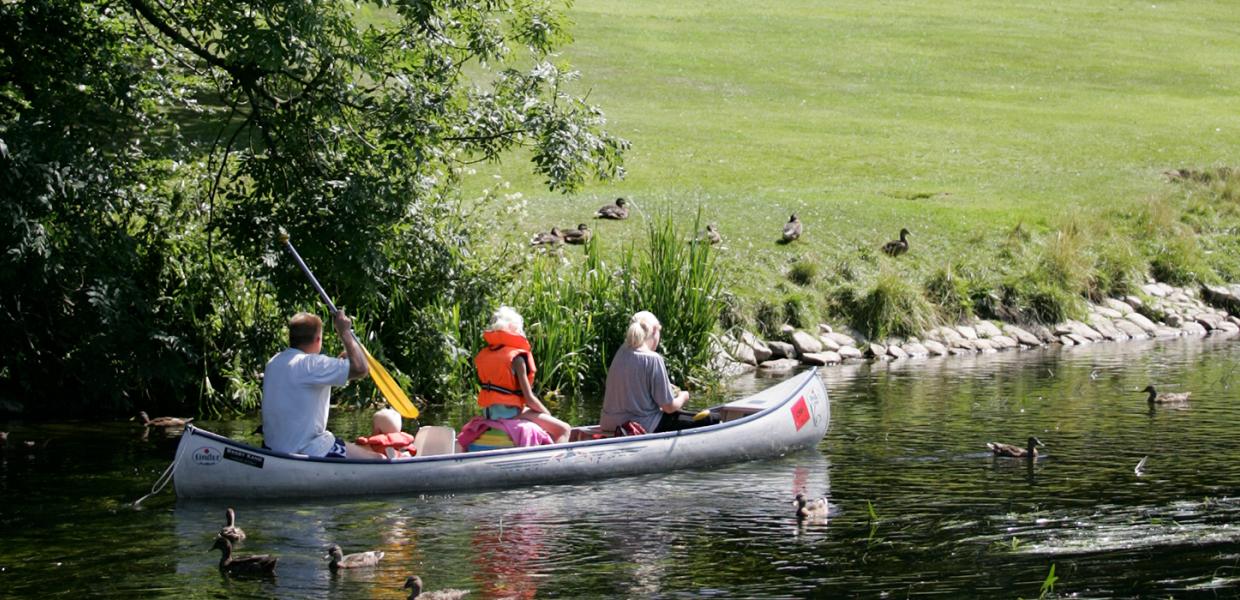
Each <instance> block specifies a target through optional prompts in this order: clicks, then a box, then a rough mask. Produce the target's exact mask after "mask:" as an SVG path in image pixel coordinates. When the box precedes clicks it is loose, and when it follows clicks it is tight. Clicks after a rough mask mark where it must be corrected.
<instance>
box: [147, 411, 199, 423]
mask: <svg viewBox="0 0 1240 600" xmlns="http://www.w3.org/2000/svg"><path fill="white" fill-rule="evenodd" d="M138 417H140V418H141V419H142V424H143V425H146V426H147V427H185V426H186V425H187V424H189V422H190V421H193V420H194V419H193V418H192V417H191V418H188V419H183V418H181V417H155V418H154V419H152V418H150V417H148V416H146V411H145V410H143V411H138Z"/></svg>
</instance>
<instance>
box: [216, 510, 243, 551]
mask: <svg viewBox="0 0 1240 600" xmlns="http://www.w3.org/2000/svg"><path fill="white" fill-rule="evenodd" d="M224 518H225V519H226V520H225V522H224V527H222V528H221V529H220V533H219V536H220V537H222V538H224V539H227V540H228V541H230V542H240V541H241V540H244V539H245V532H244V531H242V530H241V528H240V527H237V513H235V512H233V509H232V507H231V506H230V507H228V510H226V511H224Z"/></svg>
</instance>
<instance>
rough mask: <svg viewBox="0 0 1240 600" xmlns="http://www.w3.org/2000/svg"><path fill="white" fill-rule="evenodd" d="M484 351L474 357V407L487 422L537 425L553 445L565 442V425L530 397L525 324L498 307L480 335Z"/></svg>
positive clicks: (530, 367) (530, 370) (532, 368)
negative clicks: (514, 421)
mask: <svg viewBox="0 0 1240 600" xmlns="http://www.w3.org/2000/svg"><path fill="white" fill-rule="evenodd" d="M482 338H483V339H484V340H486V343H487V345H486V347H485V348H483V349H482V350H481V351H480V352H478V356H476V357H474V366H475V367H477V368H478V380H479V382H480V383H481V384H482V389H480V390H479V391H478V405H479V406H481V407H482V410H483V413H484V416H485V417H486V418H487V419H492V420H502V419H524V420H527V421H531V422H533V423H535V424H537V425H538V426H539V427H541V428H542V429H543V431H546V432H547V435H549V436H551V440H552V441H553V442H554V443H557V444H559V443H563V442H566V441H568V432H569V429H571V428H570V427H569V425H568V423H565V422H564V421H561V420H559V419H557V418H555V417H553V416H551V411H548V410H547V407H546V406H545V405H543V403H542V401H541V400H539V399H538V396H535V395H534V391H533V385H534V384H533V382H534V373H536V372H537V367H535V366H534V355H533V353H532V352H531V351H530V342H529V340H527V339H526V338H525V320H524V319H522V318H521V315H520V314H519V313H517V311H515V310H513V309H512V308H509V307H507V306H501V307H500V308H499V310H496V311H495V314H494V315H492V316H491V325H490V326H489V327H487V330H486V331H484V332H483V333H482Z"/></svg>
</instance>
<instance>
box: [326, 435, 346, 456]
mask: <svg viewBox="0 0 1240 600" xmlns="http://www.w3.org/2000/svg"><path fill="white" fill-rule="evenodd" d="M323 458H344V440H342V439H340V436H336V441H335V442H333V443H332V449H331V450H328V451H327V454H324V455H323Z"/></svg>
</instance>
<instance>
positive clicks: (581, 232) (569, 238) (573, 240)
mask: <svg viewBox="0 0 1240 600" xmlns="http://www.w3.org/2000/svg"><path fill="white" fill-rule="evenodd" d="M591 235H592V233H591V231H590V228H589V227H586V224H585V223H581V224H579V225H577V228H576V229H569V230H568V231H565V232H564V241H565V242H568V243H570V244H584V243H586V242H588V241H590V236H591Z"/></svg>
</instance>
